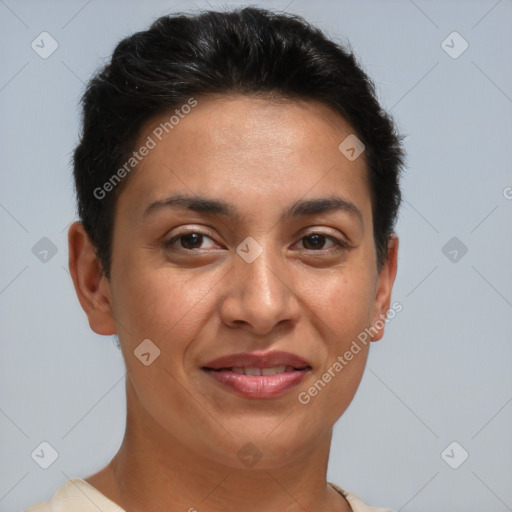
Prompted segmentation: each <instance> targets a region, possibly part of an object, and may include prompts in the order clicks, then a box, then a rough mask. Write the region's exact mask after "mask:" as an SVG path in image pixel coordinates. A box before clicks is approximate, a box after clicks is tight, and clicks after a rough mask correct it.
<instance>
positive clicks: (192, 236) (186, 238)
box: [179, 233, 203, 249]
mask: <svg viewBox="0 0 512 512" xmlns="http://www.w3.org/2000/svg"><path fill="white" fill-rule="evenodd" d="M179 240H180V241H181V247H183V249H199V248H200V246H201V242H202V241H203V235H201V233H188V234H186V235H181V236H180V237H179Z"/></svg>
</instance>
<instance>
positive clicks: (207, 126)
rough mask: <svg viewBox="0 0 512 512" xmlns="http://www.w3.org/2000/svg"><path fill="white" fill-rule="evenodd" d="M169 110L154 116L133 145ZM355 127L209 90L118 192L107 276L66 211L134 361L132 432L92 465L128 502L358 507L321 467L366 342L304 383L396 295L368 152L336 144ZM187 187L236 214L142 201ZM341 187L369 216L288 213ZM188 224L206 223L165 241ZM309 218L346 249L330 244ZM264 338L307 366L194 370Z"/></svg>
mask: <svg viewBox="0 0 512 512" xmlns="http://www.w3.org/2000/svg"><path fill="white" fill-rule="evenodd" d="M168 118H169V114H162V115H161V116H158V117H156V118H154V119H152V120H151V121H150V122H148V123H147V124H146V125H145V126H144V129H143V130H142V132H141V135H140V140H139V142H140V144H142V143H143V142H144V141H145V140H146V138H147V136H148V135H151V133H152V130H153V129H154V127H155V126H157V125H158V124H159V123H160V122H162V121H165V120H167V119H168ZM350 133H353V130H352V129H351V128H350V126H349V125H348V124H347V123H346V122H345V121H344V119H342V118H341V117H340V116H339V115H338V114H336V113H334V112H333V111H332V110H330V109H329V108H328V107H327V106H324V105H322V104H320V103H316V102H302V101H301V102H299V101H293V102H291V101H281V102H276V101H270V100H268V99H263V98H256V97H249V96H239V95H229V96H220V97H207V98H201V99H199V100H198V105H197V106H196V107H195V108H194V109H193V110H192V111H191V113H190V114H188V115H187V116H186V117H185V118H184V119H182V120H181V121H180V123H179V124H178V125H176V126H175V127H174V129H173V130H172V131H171V132H170V133H169V134H168V135H167V136H166V137H165V138H164V139H163V140H162V141H161V142H158V144H157V146H156V147H155V148H154V149H152V150H151V151H150V152H149V154H148V155H147V156H146V157H145V158H144V159H143V161H142V162H140V163H139V165H138V168H137V170H136V171H134V172H133V173H132V175H131V176H130V177H129V179H128V181H127V183H126V186H125V188H123V190H122V192H121V194H120V195H119V198H118V203H117V206H116V213H115V222H114V238H113V249H112V268H111V278H110V280H108V279H106V278H105V276H104V275H103V274H102V272H101V266H100V264H99V262H98V260H97V259H96V257H95V252H94V247H93V246H92V245H91V243H90V241H89V238H88V236H87V235H86V233H85V232H84V229H83V227H82V225H81V223H79V222H75V223H74V224H73V225H72V226H71V227H70V229H69V249H70V271H71V275H72V278H73V282H74V285H75V288H76V291H77V295H78V298H79V300H80V303H81V305H82V307H83V309H84V310H85V312H86V313H87V316H88V319H89V325H90V327H91V329H92V330H93V331H95V332H96V333H98V334H104V335H112V334H115V333H117V334H118V336H119V339H120V342H121V348H122V352H123V357H124V360H125V363H126V367H127V378H126V393H127V427H126V433H125V437H124V439H123V443H122V445H121V447H120V449H119V451H118V453H117V454H116V455H115V457H114V458H113V460H112V461H111V463H110V464H109V465H108V466H107V467H106V468H104V469H103V470H102V471H100V472H99V473H97V474H95V475H91V476H90V477H89V478H86V481H87V482H89V483H90V484H91V485H93V486H94V487H96V488H97V489H98V490H99V491H100V492H102V493H103V494H105V495H106V496H107V497H109V498H110V499H111V500H113V501H115V502H116V503H118V504H119V505H120V506H121V507H123V508H124V509H125V510H127V511H132V510H146V511H156V510H159V511H160V510H167V511H184V510H190V509H191V508H192V507H195V509H197V510H198V511H199V512H203V511H208V512H216V511H223V512H226V511H228V512H229V511H235V510H240V509H243V510H246V511H256V510H258V511H260V510H269V511H272V510H279V511H299V510H300V511H303V510H308V511H324V510H334V511H348V510H350V506H349V505H348V503H347V501H346V500H345V498H343V497H342V496H341V495H340V494H339V493H337V492H335V491H334V490H333V489H332V488H331V487H330V486H328V485H327V483H326V472H327V462H328V457H329V450H330V443H331V436H332V429H333V425H334V423H335V422H336V421H337V420H338V419H339V417H340V416H341V415H342V414H343V412H344V411H345V409H346V408H347V407H348V405H349V404H350V402H351V400H352V398H353V397H354V395H355V392H356V390H357V387H358V385H359V383H360V380H361V377H362V374H363V371H364V367H365V364H366V360H367V355H368V350H369V345H370V344H369V343H368V344H367V345H366V346H362V350H361V352H359V353H358V354H357V355H355V356H354V358H353V359H352V360H351V361H350V362H349V364H347V365H346V366H345V367H344V368H343V371H341V372H339V373H338V374H336V377H335V378H333V379H332V380H331V382H329V383H328V384H327V385H326V386H325V388H323V389H322V390H321V392H319V393H318V395H317V396H315V397H314V398H312V399H311V401H310V402H309V403H308V404H307V405H302V404H301V403H299V401H298V399H297V395H298V393H299V392H301V391H307V390H308V388H310V387H311V386H312V384H313V383H314V382H315V381H317V379H319V378H320V377H321V375H322V374H323V373H324V372H325V371H326V370H327V369H328V368H329V367H331V366H332V365H333V363H334V362H335V361H336V358H337V357H338V356H340V355H343V354H344V353H345V352H346V350H348V348H349V347H350V345H351V343H352V341H353V340H355V339H357V336H358V334H359V333H361V332H362V331H364V329H365V328H369V327H370V326H372V325H374V324H375V322H376V321H377V320H379V319H380V318H382V317H381V315H385V314H386V313H387V311H388V309H389V307H390V299H391V291H392V286H393V282H394V279H395V275H396V267H397V253H398V238H397V237H396V235H393V236H392V237H391V238H390V241H389V249H388V259H387V261H386V263H385V264H384V266H383V267H382V269H381V271H380V272H379V271H378V269H377V262H376V253H375V246H374V239H373V229H372V212H371V202H370V190H369V187H368V176H367V170H366V166H365V160H364V153H363V155H362V156H361V157H359V158H357V159H356V160H354V161H352V162H351V161H349V160H348V159H347V158H345V156H344V155H343V154H341V153H340V151H339V150H338V145H339V144H340V142H341V141H342V140H344V139H345V138H346V137H347V135H349V134H350ZM136 147H139V144H137V145H136ZM177 192H180V193H182V194H187V195H201V196H207V197H209V198H213V199H219V200H223V201H226V202H228V203H230V204H231V205H232V206H233V208H234V209H236V211H237V213H238V214H237V216H236V217H224V216H218V215H214V214H211V213H201V212H194V211H189V210H187V209H171V208H161V209H158V210H155V211H154V212H153V213H152V214H150V215H147V216H144V211H145V209H146V208H147V207H148V205H149V204H150V203H152V202H153V201H155V200H159V199H164V198H166V197H168V196H170V195H172V194H175V193H177ZM333 194H335V195H337V196H339V197H342V198H343V199H344V200H346V201H349V202H350V203H353V205H355V206H356V207H357V209H358V210H359V211H360V213H361V219H359V218H358V217H357V216H356V215H351V214H349V213H347V212H346V211H330V212H324V213H317V214H312V215H307V216H299V217H296V218H289V219H284V220H280V217H281V215H282V213H283V211H285V210H286V209H287V208H288V207H289V206H290V205H292V204H293V203H294V202H296V201H299V200H308V199H319V198H325V197H329V196H331V195H333ZM189 228H190V231H192V232H199V233H203V234H204V235H206V236H205V237H203V239H201V238H199V241H197V240H196V241H195V242H194V240H192V244H194V243H195V246H194V245H192V247H191V242H190V238H186V237H185V239H184V238H181V239H180V238H178V239H177V240H175V241H174V242H173V244H174V245H172V246H171V247H174V249H172V248H169V247H167V248H166V247H165V246H164V243H165V242H166V241H169V240H171V239H174V237H175V236H177V235H178V234H182V235H183V234H185V233H186V230H188V229H189ZM312 233H314V234H323V235H326V236H327V237H329V236H332V237H335V238H337V239H339V240H342V241H345V242H346V243H347V244H348V246H349V247H348V248H342V249H340V250H338V251H336V245H335V243H333V242H332V240H331V239H329V238H322V237H320V239H318V238H316V239H315V238H313V239H311V237H309V238H308V237H306V235H311V234H312ZM248 236H251V237H252V238H254V239H255V240H256V241H257V243H258V244H259V245H260V246H261V247H262V249H263V252H262V254H261V255H260V256H259V257H258V258H256V259H255V260H254V261H253V262H252V263H247V262H246V261H244V259H242V258H241V257H240V256H239V255H238V254H237V253H236V248H237V246H238V245H239V244H240V243H241V242H242V241H243V240H244V239H245V238H246V237H248ZM304 237H306V238H304ZM315 240H316V245H315ZM319 240H320V241H319ZM312 241H313V243H311V242H312ZM187 242H188V245H187ZM183 243H185V248H183ZM180 247H181V250H180V249H179V248H180ZM187 251H188V252H187ZM382 335H383V330H382V329H381V330H379V332H378V333H377V334H375V335H374V336H373V341H377V340H379V339H380V338H381V337H382ZM144 339H150V340H152V342H153V343H154V344H155V345H156V346H158V348H159V349H160V356H159V357H158V358H157V359H155V360H154V362H153V363H152V364H150V365H149V366H145V365H144V364H142V363H141V361H140V360H139V359H138V358H137V357H135V356H134V350H135V349H136V347H137V346H138V345H139V344H140V343H141V342H142V340H144ZM269 350H283V351H287V352H292V353H294V354H297V355H299V356H300V357H302V358H303V359H305V360H306V361H307V362H308V363H309V364H310V365H311V367H312V369H311V371H310V372H309V373H308V374H307V375H306V377H305V379H304V381H303V382H301V384H300V385H299V386H298V387H296V388H294V389H293V390H291V391H289V392H288V393H286V394H285V395H284V396H282V397H279V398H274V399H265V400H255V399H250V398H245V397H241V396H237V395H235V394H234V393H232V392H231V391H227V390H225V389H223V388H222V387H221V386H220V385H219V384H217V383H216V382H213V379H211V377H209V376H208V375H206V374H205V373H204V372H203V371H202V370H201V366H203V365H204V364H205V363H206V362H208V361H211V360H212V359H214V358H217V357H220V356H224V355H227V354H232V353H239V352H267V351H269ZM247 443H252V444H253V445H254V446H255V447H256V448H257V450H258V451H259V453H260V454H261V458H260V459H259V460H258V461H257V463H256V464H255V465H254V466H253V467H251V468H249V467H247V466H245V465H244V464H243V462H242V461H241V460H240V459H239V458H238V456H237V452H238V451H239V450H240V449H241V448H242V447H243V446H244V445H246V444H247Z"/></svg>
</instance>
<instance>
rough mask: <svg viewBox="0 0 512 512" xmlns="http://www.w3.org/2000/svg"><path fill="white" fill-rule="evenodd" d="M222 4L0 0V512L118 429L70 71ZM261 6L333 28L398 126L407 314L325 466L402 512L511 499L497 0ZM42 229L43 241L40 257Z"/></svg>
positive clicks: (505, 173) (119, 385) (398, 295)
mask: <svg viewBox="0 0 512 512" xmlns="http://www.w3.org/2000/svg"><path fill="white" fill-rule="evenodd" d="M241 4H242V2H240V3H239V2H231V3H229V4H224V5H228V6H235V5H241ZM220 5H222V4H220V3H218V2H215V1H211V2H210V3H208V4H207V3H205V2H196V3H192V2H172V1H155V0H152V1H148V2H144V3H142V2H136V1H124V2H121V1H106V2H100V1H99V0H92V1H89V2H87V1H61V2H55V1H53V2H51V1H44V2H41V1H14V0H0V27H1V28H0V30H1V32H0V33H1V36H0V37H1V44H0V54H1V57H2V70H1V78H0V112H1V125H0V130H1V131H0V140H1V144H2V153H1V185H0V226H1V233H2V253H1V262H2V266H1V270H0V307H1V336H2V344H1V355H0V384H1V394H0V432H1V438H2V443H1V447H0V460H1V467H0V511H2V512H3V511H16V510H18V511H19V510H21V509H22V508H23V507H26V506H28V505H31V504H33V503H36V502H38V501H42V500H45V499H48V498H49V497H50V496H51V494H52V493H53V491H54V490H55V489H56V488H57V487H58V486H59V485H61V484H62V483H63V482H64V481H65V480H66V479H67V478H69V477H85V476H88V475H89V474H91V473H93V472H95V471H97V470H98V469H100V468H101V467H103V465H105V464H106V463H107V462H108V461H109V460H110V458H111V457H112V456H113V454H114V453H115V451H116V450H117V448H118V446H119V443H120V441H121V438H122V434H123V431H124V413H125V404H124V386H123V375H124V366H123V362H122V358H121V353H120V352H119V350H118V349H117V348H116V346H115V344H114V343H113V340H112V338H110V337H101V336H97V335H95V334H94V333H93V332H92V331H90V330H89V328H88V324H87V321H86V317H85V315H84V313H83V312H82V310H81V308H80V306H79V304H78V301H77V299H76V297H75V294H74V290H73V288H72V283H71V279H70V276H69V273H68V270H67V242H66V228H67V226H68V225H69V223H70V222H71V221H72V220H74V219H75V205H74V198H73V189H72V181H71V168H70V165H69V161H70V157H71V151H72V149H73V147H74V144H75V143H76V140H77V133H78V128H79V124H78V122H79V115H78V110H77V102H78V99H79V97H80V95H81V92H82V90H83V83H84V82H85V81H86V80H87V79H88V78H89V77H90V76H91V73H92V72H93V71H94V70H95V69H96V68H97V67H98V66H99V65H100V64H101V63H102V62H103V61H104V60H105V59H106V58H107V57H108V56H109V55H110V54H111V52H112V50H113V48H114V46H115V44H116V43H117V42H118V41H119V40H120V39H121V38H122V37H125V36H127V35H128V34H130V33H132V32H134V31H138V30H142V29H145V28H146V27H147V26H148V25H149V24H150V22H151V21H152V20H154V19H155V18H156V17H158V16H159V15H162V14H165V13H168V12H175V11H178V10H187V11H188V10H190V9H194V8H195V7H205V8H207V7H208V6H211V7H219V6H220ZM259 5H261V6H266V7H273V8H278V9H286V10H287V11H289V12H294V13H298V14H301V15H303V16H305V17H306V18H307V19H308V20H309V21H311V22H313V23H314V24H316V25H318V26H320V27H321V28H323V29H325V30H326V31H327V33H328V34H329V35H330V36H332V37H338V38H339V39H341V40H342V41H345V40H346V39H348V40H349V41H350V42H351V44H352V47H353V49H354V51H355V52H356V54H357V55H358V56H359V58H360V59H361V61H362V63H363V64H364V66H365V68H366V70H367V72H368V73H369V74H370V76H371V77H372V78H373V79H374V80H375V81H376V83H377V86H378V93H379V97H380V99H381V101H382V103H383V105H384V106H385V107H386V108H387V109H390V110H391V111H392V113H393V114H394V116H395V118H396V121H397V123H398V126H399V128H400V130H401V131H402V132H404V133H406V134H407V135H408V137H407V139H406V148H407V151H408V168H407V172H406V175H405V178H404V181H403V187H404V196H405V201H404V206H403V209H402V212H401V216H400V220H399V224H398V226H397V231H398V234H399V236H400V238H401V245H400V254H399V272H398V277H397V282H396V286H395V291H394V300H397V301H400V302H401V303H402V304H403V311H402V312H401V313H400V314H399V315H398V316H397V317H396V318H395V319H394V320H393V321H392V322H391V323H390V324H389V325H388V327H387V332H386V335H385V337H384V339H383V340H382V341H380V342H379V343H376V344H373V345H372V350H371V353H370V359H369V362H368V368H367V372H366V374H365V377H364V379H363V382H362V384H361V387H360V389H359V391H358V393H357V395H356V398H355V400H354V402H353V403H352V405H351V406H350V408H349V409H348V411H347V412H346V414H345V415H344V416H343V418H342V419H341V421H340V422H338V424H337V425H336V428H335V437H334V440H333V449H332V455H331V461H330V467H329V479H330V480H331V481H334V482H336V483H338V484H339V485H341V486H343V487H345V488H347V489H349V490H351V491H353V492H355V493H356V494H359V495H360V496H361V497H363V498H364V500H365V501H367V502H368V503H373V504H375V505H379V506H384V505H385V506H390V507H393V508H394V509H396V510H400V511H407V512H409V511H417V512H427V511H429V512H430V511H432V510H436V511H448V510H449V511H451V512H457V511H460V512H462V511H464V512H472V511H475V512H476V511H480V510H487V511H492V512H502V511H507V510H512V486H511V485H510V483H511V481H512V439H511V435H510V433H511V425H512V403H511V402H512V375H511V371H510V369H511V363H512V344H511V343H510V342H511V334H510V333H511V332H512V286H511V285H512V271H511V270H510V264H511V262H512V236H511V234H512V230H511V220H512V200H510V197H511V196H512V189H511V188H507V187H512V172H511V169H512V166H511V164H512V153H511V150H510V141H511V140H512V123H511V114H512V70H511V67H510V62H511V61H510V56H511V54H512V53H511V50H512V31H511V30H510V27H511V26H512V2H511V1H510V0H501V1H496V0H481V1H471V2H470V1H458V2H453V1H452V2H446V1H443V2H442V1H438V2H427V1H420V0H415V1H414V2H413V1H412V0H401V1H374V2H370V1H360V2H356V1H334V0H332V1H328V0H317V1H315V2H308V1H306V0H294V1H292V2H289V3H287V1H286V0H282V1H278V0H276V1H266V2H260V3H259ZM42 31H47V32H49V33H50V34H51V35H52V37H53V38H55V40H56V41H57V42H58V44H59V47H58V49H57V50H56V51H55V53H53V54H52V55H51V56H50V57H49V58H48V59H45V60H44V59H42V58H41V57H39V55H38V54H37V53H36V52H35V51H33V50H32V48H31V42H32V41H33V40H34V39H36V37H37V36H38V35H39V34H40V33H41V32H42ZM453 31H457V32H458V33H459V34H460V35H461V36H462V37H463V38H464V39H465V40H466V41H467V42H468V44H469V47H468V49H467V50H466V51H465V52H464V53H463V54H462V55H460V56H459V57H458V58H456V59H454V58H452V57H451V56H449V55H448V54H447V53H446V52H445V51H444V49H443V47H442V46H441V44H442V41H443V40H445V39H446V37H447V36H448V35H449V34H451V33H452V32H453ZM451 39H453V37H452V38H451ZM451 39H448V42H447V44H449V45H450V46H453V48H452V49H451V51H452V52H453V51H457V50H459V49H460V48H462V46H460V44H461V41H460V40H457V39H454V42H453V43H452V42H451ZM507 196H508V197H509V199H507ZM454 236H455V237H457V238H458V239H459V240H460V241H461V242H462V243H463V244H464V245H465V246H466V247H467V249H468V251H467V253H466V254H465V255H464V256H463V257H460V256H461V253H460V252H459V253H458V261H456V262H452V261H450V259H449V258H448V257H447V256H445V254H444V253H443V251H442V248H443V246H444V245H445V244H446V243H447V242H448V241H449V240H450V239H451V238H452V237H454ZM42 237H48V238H49V239H50V240H51V241H52V242H53V244H55V246H56V248H57V253H56V254H55V255H54V256H53V257H51V258H49V259H48V261H47V262H46V263H44V262H42V261H40V259H39V258H38V257H36V255H35V254H33V252H32V247H33V246H34V245H35V244H36V243H37V242H38V241H39V240H40V239H41V238H42ZM445 252H448V251H445ZM453 256H454V254H453V253H452V256H451V257H453ZM43 441H46V442H48V443H50V444H51V445H52V446H53V447H54V448H55V449H56V450H57V452H58V455H59V456H58V459H57V460H56V461H55V462H54V463H53V464H52V465H51V466H50V467H49V468H48V469H46V470H44V469H42V468H40V467H39V466H38V465H37V464H36V462H35V461H34V460H33V459H32V458H31V453H32V452H33V450H34V449H35V448H36V447H38V446H39V444H40V443H41V442H43ZM452 441H456V442H457V443H459V445H460V447H458V446H457V447H456V448H455V449H454V451H453V452H452V451H451V450H449V451H448V454H449V456H450V457H449V458H448V459H449V460H450V462H451V463H452V464H454V462H459V461H460V460H461V456H462V454H463V452H462V450H463V449H464V450H466V451H467V452H468V453H469V457H468V459H467V460H466V461H465V462H464V463H463V464H462V465H460V467H459V468H458V469H452V468H451V467H450V466H449V465H448V464H447V463H446V462H445V460H443V458H442V457H441V453H442V452H443V450H444V449H445V448H446V447H447V446H448V445H449V444H450V443H451V442H452Z"/></svg>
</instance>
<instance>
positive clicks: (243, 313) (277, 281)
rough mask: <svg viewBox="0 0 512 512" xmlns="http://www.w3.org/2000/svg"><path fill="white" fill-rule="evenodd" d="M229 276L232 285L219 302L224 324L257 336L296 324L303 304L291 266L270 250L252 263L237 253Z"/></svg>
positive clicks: (266, 250) (264, 249)
mask: <svg viewBox="0 0 512 512" xmlns="http://www.w3.org/2000/svg"><path fill="white" fill-rule="evenodd" d="M234 259H235V261H234V263H233V264H234V266H235V268H234V269H233V271H232V272H230V276H229V285H228V288H227V291H226V293H225V294H224V295H223V297H222V299H221V301H220V316H221V318H222V321H223V323H224V324H225V325H227V326H229V327H232V328H243V329H246V330H247V331H250V332H251V333H252V334H254V335H257V336H264V335H268V334H269V333H271V332H272V331H273V330H274V329H275V328H276V327H277V326H280V327H283V326H284V325H285V324H287V325H288V327H289V326H292V325H295V324H296V322H297V321H298V318H299V315H300V302H299V299H298V296H297V291H296V290H294V285H293V279H292V277H291V271H290V270H291V269H290V268H289V265H290V263H287V262H286V260H285V259H284V258H282V257H281V256H280V255H278V254H274V253H273V252H272V250H271V249H270V248H265V247H264V248H263V252H262V253H261V254H260V255H259V256H258V257H257V258H256V259H255V260H254V261H252V262H251V263H248V262H247V261H245V260H244V259H243V258H242V257H240V256H239V255H238V254H236V255H235V256H234Z"/></svg>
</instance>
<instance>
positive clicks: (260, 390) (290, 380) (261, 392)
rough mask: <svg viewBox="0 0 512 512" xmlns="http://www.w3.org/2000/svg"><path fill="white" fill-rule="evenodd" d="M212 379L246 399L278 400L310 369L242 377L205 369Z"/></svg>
mask: <svg viewBox="0 0 512 512" xmlns="http://www.w3.org/2000/svg"><path fill="white" fill-rule="evenodd" d="M203 371H205V372H206V373H207V374H208V375H209V376H210V377H212V378H213V379H215V380H216V381H217V382H220V383H221V384H223V385H224V386H226V388H228V389H230V390H231V391H234V392H235V393H237V394H238V395H241V396H244V397H246V398H276V397H279V396H281V395H284V394H285V393H286V392H287V391H289V390H290V389H292V388H293V387H295V386H297V385H298V384H299V383H300V382H301V381H302V380H303V379H304V376H305V375H306V373H307V372H308V371H309V369H305V370H294V371H292V372H284V373H277V374H275V375H240V374H239V373H235V372H232V371H229V370H222V371H215V370H210V369H204V368H203Z"/></svg>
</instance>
